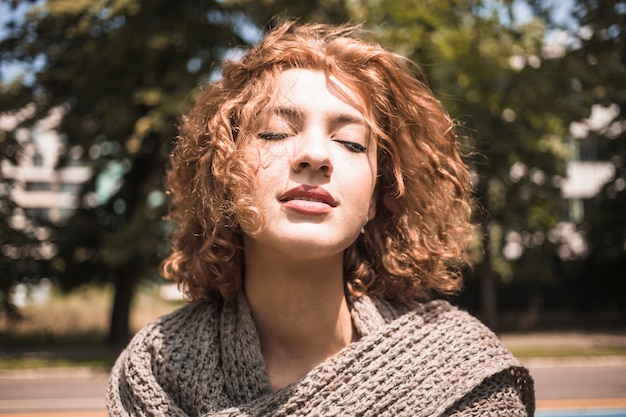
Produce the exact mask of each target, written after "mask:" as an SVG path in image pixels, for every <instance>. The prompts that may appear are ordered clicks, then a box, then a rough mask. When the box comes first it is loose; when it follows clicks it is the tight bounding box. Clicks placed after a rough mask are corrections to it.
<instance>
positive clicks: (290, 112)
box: [272, 107, 368, 126]
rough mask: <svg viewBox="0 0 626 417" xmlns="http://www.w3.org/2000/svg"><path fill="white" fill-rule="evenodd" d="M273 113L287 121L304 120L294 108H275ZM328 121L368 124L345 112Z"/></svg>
mask: <svg viewBox="0 0 626 417" xmlns="http://www.w3.org/2000/svg"><path fill="white" fill-rule="evenodd" d="M272 113H273V114H274V115H276V116H280V117H284V118H286V119H299V120H302V119H304V117H303V114H302V112H301V111H300V110H298V109H297V108H294V107H275V108H274V109H272ZM328 119H329V120H330V121H331V123H333V124H351V123H353V124H360V125H363V126H367V125H368V124H367V122H366V121H365V119H364V118H363V117H359V116H355V115H353V114H349V113H343V112H332V113H330V116H329V117H328Z"/></svg>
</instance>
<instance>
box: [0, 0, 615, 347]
mask: <svg viewBox="0 0 626 417" xmlns="http://www.w3.org/2000/svg"><path fill="white" fill-rule="evenodd" d="M276 16H295V17H299V18H301V19H303V20H305V21H319V22H332V23H342V22H347V21H351V22H356V23H361V22H362V23H364V26H365V28H366V29H367V30H369V31H370V32H371V37H372V39H373V40H375V41H376V42H379V43H381V44H382V45H383V46H385V47H386V48H388V49H391V50H394V51H397V52H398V53H400V54H403V55H406V56H409V57H410V58H411V59H413V60H414V61H416V62H417V63H419V64H420V65H422V66H423V69H424V72H425V73H426V75H427V77H428V80H429V82H430V85H431V87H432V88H433V90H434V91H435V94H436V95H437V97H438V98H439V99H440V100H441V101H442V102H443V103H444V105H445V106H446V107H447V109H448V110H449V111H450V113H451V114H452V116H453V117H454V118H455V119H456V120H458V122H459V132H460V133H461V135H462V147H463V149H464V150H465V151H466V152H467V153H468V163H469V164H470V166H471V168H472V173H473V176H474V185H475V196H476V210H475V213H476V221H477V223H478V224H480V228H479V231H478V232H477V235H476V245H475V247H474V248H473V249H472V253H473V264H474V265H473V268H471V269H468V270H467V271H466V289H465V291H464V293H463V295H461V296H460V297H459V298H457V299H456V300H455V302H456V303H458V304H460V305H461V306H463V307H464V308H467V309H469V310H470V311H471V312H472V313H474V314H476V315H477V316H478V317H480V318H481V319H482V320H483V321H484V322H485V323H487V324H488V325H489V326H491V327H492V328H493V329H494V330H496V331H498V332H529V331H552V330H579V331H622V332H623V331H626V191H625V189H626V165H625V163H626V137H625V135H626V119H625V117H624V116H625V114H626V33H625V30H626V29H625V28H626V1H617V0H536V1H535V0H515V1H510V0H500V1H498V0H419V1H417V0H317V1H314V0H307V1H292V0H258V1H257V0H255V1H253V0H214V1H207V0H202V1H200V0H178V1H175V2H174V1H169V0H48V1H45V0H39V1H28V0H22V1H16V0H0V215H1V218H0V345H4V346H5V347H11V346H23V345H33V344H37V345H42V346H57V345H72V344H76V345H84V344H90V345H93V346H120V345H123V344H124V343H125V342H126V341H127V340H128V338H129V336H130V335H132V334H133V333H134V332H135V331H136V330H137V328H138V327H140V326H141V325H142V324H144V323H145V322H147V321H148V320H151V319H152V318H154V317H156V316H157V315H160V314H163V313H165V312H167V311H170V310H172V309H173V308H175V307H176V306H178V305H180V304H181V303H182V302H183V301H182V300H181V299H180V296H179V294H178V293H177V292H176V289H175V288H172V287H171V285H168V284H169V283H167V282H165V281H164V280H163V279H162V278H160V277H159V274H158V264H159V261H160V259H162V258H163V256H164V255H165V254H167V251H168V243H167V240H166V235H167V233H168V230H169V229H170V227H171V225H170V224H168V223H167V222H166V221H165V220H164V219H163V216H164V214H165V209H166V204H167V199H166V196H165V194H164V192H163V175H164V170H165V167H166V163H167V155H168V153H169V151H170V147H171V143H172V139H173V138H174V137H175V135H176V124H177V120H178V118H179V116H180V114H181V113H182V112H183V111H184V110H185V109H186V108H187V106H188V105H189V103H190V102H191V101H192V100H193V97H194V90H195V89H196V87H198V86H200V85H202V84H205V83H206V82H208V81H210V80H213V79H215V78H216V77H219V62H220V60H222V59H224V58H232V59H236V58H237V57H238V56H240V54H241V51H242V50H243V49H244V48H246V47H248V46H250V45H252V44H254V43H255V42H257V41H258V40H259V39H260V37H261V36H262V33H263V32H264V31H265V30H266V28H267V25H268V24H269V22H271V21H272V19H273V18H275V17H276Z"/></svg>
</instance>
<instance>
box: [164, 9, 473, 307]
mask: <svg viewBox="0 0 626 417" xmlns="http://www.w3.org/2000/svg"><path fill="white" fill-rule="evenodd" d="M292 68H299V69H310V70H316V71H322V72H324V73H326V74H328V75H331V74H332V75H334V76H335V77H336V78H337V79H338V80H340V81H341V82H342V83H343V84H345V85H346V86H348V87H349V88H350V89H351V90H352V91H355V92H356V93H358V94H359V95H360V96H361V97H362V98H363V99H364V101H365V106H366V108H365V109H363V110H364V111H363V113H364V114H365V115H367V116H369V119H370V120H368V123H369V124H370V128H371V129H372V132H373V135H374V137H375V138H376V140H377V144H378V155H377V159H378V171H379V172H378V184H377V191H376V192H377V193H378V196H377V207H376V216H375V217H374V219H373V220H372V221H370V222H369V223H368V224H367V226H366V227H365V233H364V234H362V235H361V236H360V237H359V238H358V239H357V241H356V242H354V243H353V244H352V245H351V246H350V247H349V248H348V249H347V250H346V251H345V254H344V277H345V283H346V289H347V291H349V292H350V293H351V294H352V295H356V296H358V295H360V294H364V293H368V294H371V295H375V296H380V297H384V298H386V299H390V300H395V301H397V302H409V301H411V300H415V299H428V298H430V297H432V296H433V295H434V294H435V293H450V292H455V291H457V290H458V289H460V287H461V279H460V272H459V267H460V266H461V265H463V264H465V263H466V262H467V246H468V244H469V242H470V240H471V238H472V236H473V225H472V224H471V221H470V215H471V207H470V206H471V204H470V202H471V201H470V200H471V181H470V176H469V172H468V169H467V166H466V165H465V164H464V162H463V160H462V156H461V154H460V152H459V148H458V140H457V135H456V133H455V128H454V123H453V121H452V120H451V118H450V117H449V115H448V114H447V112H446V111H445V110H444V109H443V108H442V106H441V104H440V103H439V101H438V100H437V99H436V98H435V97H434V95H433V93H432V91H431V90H430V89H429V88H428V86H427V85H426V84H425V82H424V81H423V79H424V77H423V74H422V73H421V71H420V69H419V67H418V66H417V65H415V64H413V63H412V62H410V61H409V60H407V59H406V58H403V57H401V56H399V55H397V54H394V53H391V52H389V51H386V50H385V49H383V48H381V47H380V46H379V45H377V44H374V43H370V42H367V41H365V40H363V39H362V38H361V31H360V29H359V28H358V27H355V26H347V25H346V26H328V25H319V24H301V23H296V22H293V21H288V22H284V23H281V24H279V25H278V26H277V27H275V28H274V29H272V30H271V31H270V32H269V33H268V34H267V35H266V36H265V38H264V39H263V40H262V41H261V42H260V43H259V44H258V45H257V46H255V47H254V48H252V49H251V50H250V51H248V52H247V53H246V54H245V55H244V56H243V58H242V59H241V60H238V61H227V62H225V63H224V64H223V67H222V76H223V78H222V79H221V80H219V81H215V82H212V83H210V84H209V85H208V86H207V87H206V88H205V90H204V92H203V93H202V95H201V96H200V97H199V99H198V100H197V101H196V103H195V105H194V106H193V107H192V108H191V109H190V111H189V112H188V114H187V115H185V116H184V117H183V119H182V123H181V126H180V135H179V138H178V140H177V143H176V146H175V148H174V151H173V154H172V157H171V168H170V169H169V171H168V175H167V189H168V192H169V194H170V195H171V206H170V216H169V218H170V219H171V220H172V221H173V222H174V223H176V224H177V226H178V227H177V229H176V230H175V232H174V233H173V236H172V253H171V254H170V255H169V257H168V258H167V259H165V260H164V262H163V264H162V270H163V273H164V276H165V277H167V278H171V279H173V280H174V281H176V282H177V283H178V284H179V286H181V287H182V289H183V290H184V292H185V293H186V295H187V296H188V297H189V298H190V299H191V300H205V301H208V300H215V299H224V300H230V299H232V298H233V297H234V296H235V295H236V294H237V292H239V291H240V290H241V288H242V284H243V279H244V277H243V272H242V271H243V243H242V241H243V238H242V230H241V227H240V225H239V224H238V222H237V220H236V219H246V218H248V219H253V218H254V219H258V218H259V216H260V214H259V211H258V210H257V208H255V207H254V206H253V205H252V204H251V196H252V194H253V190H252V189H251V187H252V184H253V183H254V182H253V180H252V179H253V177H254V172H253V169H252V167H250V166H248V165H247V164H246V162H245V160H244V158H243V156H242V150H241V143H242V142H243V141H244V139H245V137H247V136H248V135H250V134H251V129H252V128H253V126H254V125H255V120H256V119H257V118H258V115H259V114H260V113H262V109H263V108H264V107H265V106H267V103H268V100H269V98H270V97H271V95H272V93H273V91H274V89H275V86H276V80H277V78H278V76H279V75H280V73H281V72H282V71H284V70H287V69H292Z"/></svg>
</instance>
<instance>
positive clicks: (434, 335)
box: [107, 295, 535, 417]
mask: <svg viewBox="0 0 626 417" xmlns="http://www.w3.org/2000/svg"><path fill="white" fill-rule="evenodd" d="M351 314H352V320H353V323H354V326H355V328H356V329H357V331H358V333H359V335H360V336H361V337H360V339H359V340H357V341H356V342H353V343H351V344H349V345H348V346H346V347H345V348H343V349H342V350H341V351H339V352H338V353H337V354H336V355H334V356H333V357H331V358H329V359H328V360H326V361H324V362H323V363H321V364H319V365H318V366H317V367H315V368H314V369H312V370H311V371H310V372H309V373H308V374H307V375H306V376H305V377H303V378H302V379H301V380H299V381H296V382H294V383H292V384H291V385H289V386H287V387H285V388H282V389H279V390H276V391H272V389H271V388H270V384H269V380H268V378H267V374H266V373H265V367H264V363H263V356H262V354H261V348H260V343H259V339H258V334H257V332H256V328H255V326H254V322H253V320H252V316H251V313H250V308H249V306H248V304H247V302H246V299H245V296H243V295H240V296H239V298H238V299H237V300H236V301H235V302H231V303H224V304H207V303H192V304H189V305H187V306H184V307H182V308H180V309H179V310H177V311H175V312H173V313H171V314H169V315H167V316H164V317H161V318H160V319H158V320H156V321H155V322H153V323H151V324H149V325H148V326H146V327H145V328H143V329H142V330H141V331H140V332H139V333H138V334H137V335H136V336H135V337H134V338H133V340H132V341H131V343H130V344H129V345H128V346H127V348H126V349H125V350H124V351H123V352H122V354H121V355H120V357H119V358H118V360H117V362H116V364H115V366H114V368H113V370H112V373H111V378H110V380H109V385H108V388H107V408H108V410H109V415H110V416H168V417H172V416H173V417H188V416H189V417H191V416H202V417H212V416H216V417H217V416H222V417H225V416H231V417H235V416H237V417H239V416H424V417H426V416H428V417H434V416H449V417H452V416H455V417H459V416H465V417H469V416H484V417H490V416H532V415H533V414H534V407H535V404H534V390H533V381H532V378H531V376H530V374H529V373H528V371H527V370H526V369H525V368H524V366H523V365H522V364H521V363H520V362H519V361H518V360H517V359H516V358H514V357H513V356H512V355H511V353H510V352H509V351H508V350H507V349H506V348H505V347H504V346H503V345H502V344H501V343H500V341H499V340H498V338H497V337H496V336H495V335H494V334H493V333H492V332H491V331H490V330H489V329H487V328H486V327H485V326H484V325H483V324H481V323H480V322H479V321H478V320H476V319H475V318H473V317H471V316H470V315H469V314H467V313H466V312H463V311H461V310H459V309H457V308H455V307H453V306H451V305H450V304H449V303H447V302H445V301H431V302H427V303H424V304H418V305H416V306H413V307H411V308H401V307H397V306H394V305H392V304H389V303H387V302H383V301H380V300H376V299H372V298H369V297H366V296H364V297H360V298H357V299H353V300H351Z"/></svg>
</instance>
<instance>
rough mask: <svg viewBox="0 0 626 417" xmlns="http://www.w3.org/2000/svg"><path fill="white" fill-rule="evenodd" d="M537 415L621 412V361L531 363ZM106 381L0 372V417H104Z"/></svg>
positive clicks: (103, 377) (78, 372) (81, 373)
mask: <svg viewBox="0 0 626 417" xmlns="http://www.w3.org/2000/svg"><path fill="white" fill-rule="evenodd" d="M527 366H528V367H529V368H530V371H531V373H532V375H533V377H534V379H535V385H536V397H537V405H538V409H540V410H542V409H543V410H549V409H558V408H584V407H596V408H597V407H600V408H602V407H619V408H622V409H626V358H600V359H593V360H589V359H584V360H574V359H568V360H561V361H559V360H540V359H533V360H530V361H528V362H527ZM107 378H108V375H107V373H105V372H95V371H91V370H86V369H73V370H62V371H2V372H0V416H2V417H9V416H11V417H13V416H15V417H27V416H31V417H34V416H37V417H44V416H45V417H57V416H58V417H60V416H64V417H72V416H76V417H77V416H81V417H104V416H106V413H105V412H104V406H105V405H104V390H105V386H106V381H107Z"/></svg>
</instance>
